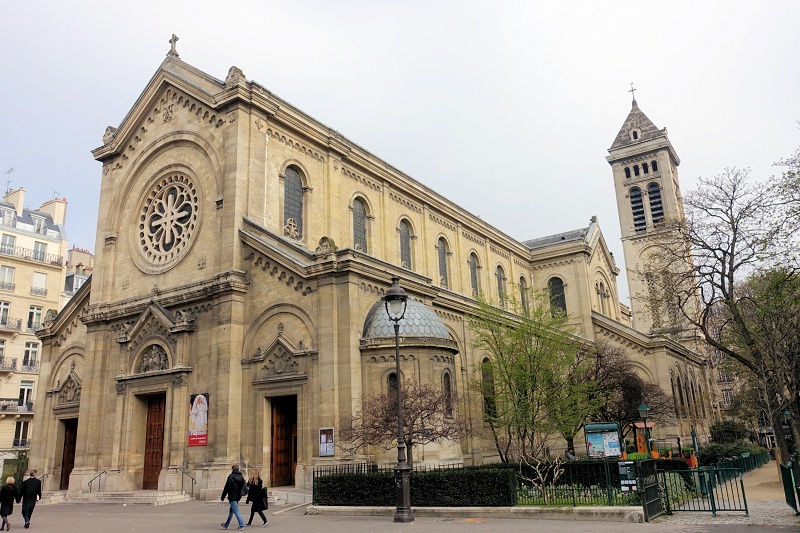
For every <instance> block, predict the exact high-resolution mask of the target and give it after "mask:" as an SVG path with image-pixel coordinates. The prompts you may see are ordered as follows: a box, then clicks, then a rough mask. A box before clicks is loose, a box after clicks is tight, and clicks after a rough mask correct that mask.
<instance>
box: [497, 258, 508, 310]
mask: <svg viewBox="0 0 800 533" xmlns="http://www.w3.org/2000/svg"><path fill="white" fill-rule="evenodd" d="M494 276H495V278H497V299H498V301H499V302H500V307H502V308H503V309H505V307H506V275H505V273H504V272H503V267H501V266H500V265H498V266H497V270H496V271H495V273H494Z"/></svg>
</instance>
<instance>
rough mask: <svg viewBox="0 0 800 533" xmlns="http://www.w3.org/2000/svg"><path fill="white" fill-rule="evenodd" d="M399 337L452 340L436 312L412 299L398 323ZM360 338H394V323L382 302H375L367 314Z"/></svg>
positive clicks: (409, 300)
mask: <svg viewBox="0 0 800 533" xmlns="http://www.w3.org/2000/svg"><path fill="white" fill-rule="evenodd" d="M400 336H401V337H405V338H409V337H424V338H428V339H442V340H447V341H452V340H453V339H452V338H451V337H450V334H449V333H448V332H447V328H445V327H444V324H443V323H442V321H441V320H440V319H439V317H438V316H437V315H436V312H434V310H433V309H431V308H430V307H428V306H427V305H425V304H424V303H422V302H420V301H419V300H415V299H414V298H409V299H408V305H407V306H406V313H405V315H404V316H403V319H402V320H401V321H400ZM361 338H362V340H368V339H385V338H394V323H393V322H392V321H391V320H389V316H388V315H387V314H386V308H385V307H384V303H383V300H378V301H377V302H375V305H373V306H372V308H371V309H370V310H369V313H367V319H366V320H365V321H364V330H363V331H362V333H361Z"/></svg>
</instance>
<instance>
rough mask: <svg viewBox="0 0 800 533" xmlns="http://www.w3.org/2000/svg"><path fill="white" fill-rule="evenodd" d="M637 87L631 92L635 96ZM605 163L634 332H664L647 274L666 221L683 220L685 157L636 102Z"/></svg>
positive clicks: (664, 129) (633, 102) (665, 131)
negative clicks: (680, 169)
mask: <svg viewBox="0 0 800 533" xmlns="http://www.w3.org/2000/svg"><path fill="white" fill-rule="evenodd" d="M634 90H635V89H633V84H631V91H630V92H631V93H632V94H633V91H634ZM608 153H609V155H608V156H607V157H606V160H607V161H608V163H609V164H610V165H611V170H612V173H613V175H614V189H615V191H616V197H617V210H618V212H619V224H620V230H621V233H622V248H623V252H624V254H625V265H626V268H627V272H626V274H627V278H628V288H629V290H630V295H631V313H632V315H633V325H634V327H635V328H636V329H637V330H639V331H641V332H644V333H649V332H652V331H653V330H654V329H659V328H661V327H662V324H654V321H653V317H652V313H651V312H650V311H649V302H650V300H649V298H648V296H649V294H648V283H647V276H648V275H649V274H645V273H644V272H642V269H643V267H644V264H645V262H646V253H647V249H648V247H650V246H652V245H653V244H654V240H655V239H654V238H653V237H654V235H655V234H657V233H658V232H659V231H663V227H664V221H665V220H677V219H680V218H682V217H683V207H682V203H681V192H680V182H679V180H678V165H680V162H681V161H680V158H679V157H678V154H677V153H676V152H675V149H674V148H673V147H672V143H670V141H669V137H668V136H667V129H666V128H662V129H658V128H657V127H656V126H655V124H653V122H652V121H651V120H650V119H649V118H647V116H646V115H645V114H644V113H643V112H642V110H641V109H639V105H638V104H637V102H636V98H633V101H632V103H631V111H630V113H628V117H627V118H626V119H625V122H624V123H623V124H622V127H621V128H620V130H619V133H617V137H616V138H615V139H614V143H613V144H612V145H611V148H609V149H608Z"/></svg>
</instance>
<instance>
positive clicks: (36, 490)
mask: <svg viewBox="0 0 800 533" xmlns="http://www.w3.org/2000/svg"><path fill="white" fill-rule="evenodd" d="M20 499H21V500H22V518H24V519H25V529H28V528H29V527H31V515H32V514H33V508H34V507H35V506H36V502H37V501H38V500H40V499H42V482H41V481H39V480H38V479H37V478H36V470H31V477H29V478H28V479H26V480H25V481H23V482H22V492H20V494H19V496H17V503H19V501H20Z"/></svg>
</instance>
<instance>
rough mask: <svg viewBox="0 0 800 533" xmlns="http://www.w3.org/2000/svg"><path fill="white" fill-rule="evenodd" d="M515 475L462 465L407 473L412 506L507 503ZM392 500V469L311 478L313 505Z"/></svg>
mask: <svg viewBox="0 0 800 533" xmlns="http://www.w3.org/2000/svg"><path fill="white" fill-rule="evenodd" d="M517 486H518V484H517V475H516V473H515V472H514V471H513V470H511V469H499V468H483V467H466V468H454V469H451V470H433V471H430V472H412V473H411V505H412V506H414V507H473V506H481V507H510V506H513V505H516V503H517ZM395 503H396V493H395V484H394V473H393V472H376V473H369V474H331V475H327V476H321V477H318V478H316V479H315V480H314V504H315V505H352V506H366V505H369V506H383V507H391V506H394V505H395Z"/></svg>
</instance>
